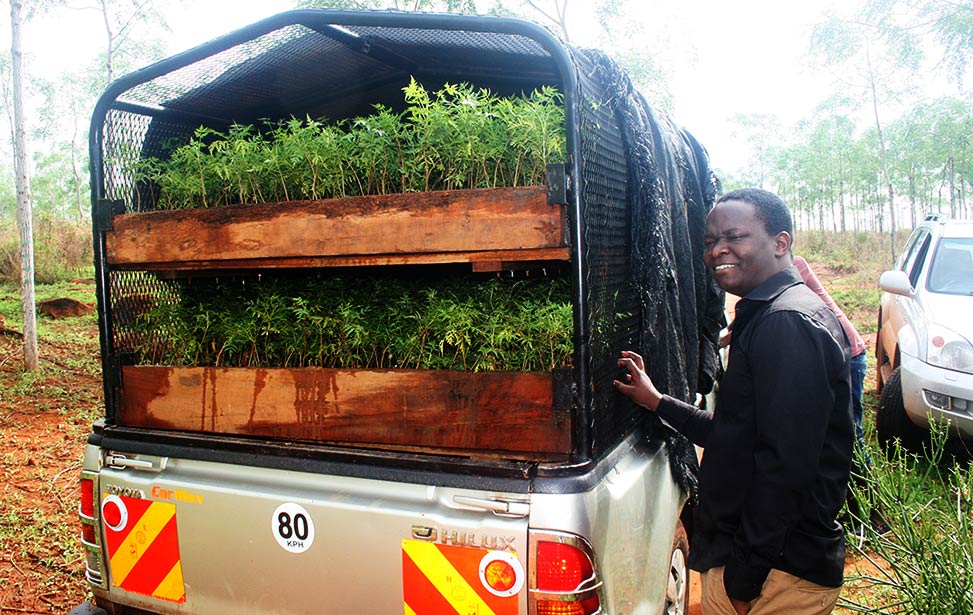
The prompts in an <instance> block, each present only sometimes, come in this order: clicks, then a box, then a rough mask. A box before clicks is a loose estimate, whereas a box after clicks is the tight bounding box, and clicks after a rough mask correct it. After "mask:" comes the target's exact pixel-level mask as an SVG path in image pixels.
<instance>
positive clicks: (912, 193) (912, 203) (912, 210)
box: [909, 164, 916, 228]
mask: <svg viewBox="0 0 973 615" xmlns="http://www.w3.org/2000/svg"><path fill="white" fill-rule="evenodd" d="M909 214H910V215H911V216H912V228H916V165H914V164H913V165H912V166H910V167H909Z"/></svg>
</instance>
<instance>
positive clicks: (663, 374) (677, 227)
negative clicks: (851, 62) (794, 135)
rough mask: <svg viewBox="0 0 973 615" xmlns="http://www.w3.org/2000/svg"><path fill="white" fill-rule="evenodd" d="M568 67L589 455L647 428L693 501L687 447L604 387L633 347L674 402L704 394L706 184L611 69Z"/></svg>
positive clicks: (699, 157)
mask: <svg viewBox="0 0 973 615" xmlns="http://www.w3.org/2000/svg"><path fill="white" fill-rule="evenodd" d="M576 61H577V63H578V67H579V69H580V72H581V74H582V79H581V80H580V83H581V91H582V103H581V105H579V106H580V108H581V109H582V115H583V119H582V123H581V126H580V130H579V132H580V136H581V138H582V142H583V146H582V161H583V162H582V165H583V166H582V168H583V171H582V175H583V177H582V182H581V188H582V194H583V202H584V206H583V207H584V209H583V212H582V220H583V226H584V239H585V259H586V264H587V268H586V278H585V279H586V282H587V284H586V288H587V297H586V300H587V303H588V309H589V313H590V329H591V340H592V342H591V346H590V348H591V378H592V382H591V390H592V391H593V392H594V398H593V404H592V415H593V425H592V427H593V432H592V436H593V448H594V451H595V455H596V456H597V454H598V452H599V451H601V450H606V449H607V448H609V447H610V446H611V445H612V444H613V443H614V442H615V441H617V439H618V438H619V437H620V436H621V435H622V434H624V433H625V432H626V431H628V427H629V425H630V424H632V423H634V422H635V421H637V420H645V421H646V423H647V424H648V425H649V428H650V430H651V431H652V432H655V433H661V434H662V435H663V437H664V438H665V439H666V443H667V446H668V448H669V451H670V459H671V460H672V463H673V469H674V474H675V475H676V476H677V478H678V479H679V480H680V482H681V483H682V485H683V486H684V487H686V488H687V489H689V490H690V491H692V487H693V484H694V480H695V466H696V456H695V451H694V449H693V447H692V446H691V444H690V443H689V442H688V441H687V440H686V439H685V438H683V437H682V436H680V435H679V434H677V433H676V432H674V431H672V430H671V429H669V428H668V427H665V426H663V425H662V423H661V421H659V419H658V418H657V417H655V416H654V415H649V414H648V413H646V412H645V411H644V410H639V409H638V408H636V407H635V406H634V405H633V404H631V403H630V402H628V401H627V400H624V399H623V398H622V397H621V396H620V395H619V394H618V393H617V392H616V391H615V390H614V389H613V387H612V380H614V379H615V378H616V377H617V374H618V369H617V359H618V353H619V351H620V350H622V349H626V348H630V349H634V350H636V351H638V352H640V353H641V354H642V355H643V356H644V357H645V359H646V368H647V370H648V372H649V374H650V376H651V377H652V379H653V381H654V382H655V383H656V384H657V385H658V386H659V388H660V389H661V390H663V391H665V392H667V393H669V394H670V395H672V396H673V397H677V398H679V399H683V400H685V401H690V402H692V401H694V400H695V397H696V394H697V393H706V392H708V390H709V387H710V386H711V384H712V382H713V378H714V376H715V370H716V366H717V363H716V361H715V359H714V357H715V348H716V346H715V343H716V339H717V336H718V334H719V329H720V322H721V318H722V301H721V299H722V296H721V294H720V293H719V291H718V289H717V288H716V286H715V284H714V282H713V281H712V279H711V278H710V277H709V276H708V274H707V273H706V271H705V269H704V267H703V265H702V253H703V246H702V229H703V223H704V220H705V216H706V213H707V212H708V211H709V209H710V207H712V204H713V200H714V198H715V194H716V186H715V181H714V178H713V176H712V173H711V171H710V169H709V167H708V162H707V159H706V157H705V153H704V152H703V151H702V149H701V148H700V147H699V146H698V144H697V143H696V142H695V140H694V139H692V137H691V136H689V135H687V134H686V133H684V132H681V131H680V130H678V129H677V128H676V127H675V126H674V125H673V124H672V123H671V122H670V121H669V120H668V119H667V118H665V117H664V116H661V115H658V114H656V113H655V112H654V111H653V110H652V109H651V107H650V106H649V105H648V103H647V102H646V101H645V98H644V96H642V95H641V94H640V93H639V92H638V91H637V90H636V89H635V88H634V86H633V84H632V83H631V81H630V79H629V78H628V77H627V75H626V74H625V73H624V72H623V71H622V70H621V69H620V68H619V67H618V66H617V65H616V64H615V63H614V62H613V61H612V60H610V59H609V58H607V57H606V56H604V55H603V54H601V53H599V52H591V51H585V52H579V53H577V55H576ZM620 146H621V148H623V149H622V150H621V151H623V152H624V153H621V152H620ZM701 385H702V388H701Z"/></svg>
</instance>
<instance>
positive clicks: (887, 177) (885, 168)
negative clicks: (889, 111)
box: [866, 56, 895, 262]
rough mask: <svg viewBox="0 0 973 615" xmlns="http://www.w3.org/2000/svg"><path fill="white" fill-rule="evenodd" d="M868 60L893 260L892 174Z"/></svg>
mask: <svg viewBox="0 0 973 615" xmlns="http://www.w3.org/2000/svg"><path fill="white" fill-rule="evenodd" d="M866 57H867V61H868V84H869V86H870V89H871V93H872V112H873V113H874V114H875V131H876V133H877V134H878V148H879V151H880V152H881V154H882V179H883V180H884V182H885V185H886V187H887V188H888V197H889V250H890V252H891V253H892V261H893V262H894V261H895V189H894V188H893V187H892V175H891V174H890V173H889V161H888V154H887V152H886V151H885V133H884V132H882V122H881V120H879V116H878V89H877V87H876V85H875V72H874V71H873V70H872V60H871V56H866Z"/></svg>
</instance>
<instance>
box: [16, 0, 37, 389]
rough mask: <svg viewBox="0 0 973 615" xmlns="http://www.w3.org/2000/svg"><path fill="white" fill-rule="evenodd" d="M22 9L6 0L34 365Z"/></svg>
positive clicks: (27, 356) (29, 359) (27, 333)
mask: <svg viewBox="0 0 973 615" xmlns="http://www.w3.org/2000/svg"><path fill="white" fill-rule="evenodd" d="M23 20H24V10H23V4H22V3H21V0H10V29H11V44H10V56H11V58H12V69H13V71H12V72H13V87H12V94H13V114H14V153H15V165H14V166H15V173H16V182H17V221H18V223H19V227H20V299H21V312H22V314H23V327H24V344H23V347H24V369H26V370H27V371H32V370H35V369H37V366H38V362H39V359H38V355H37V313H36V312H35V307H34V230H33V216H32V214H31V192H30V165H29V159H30V158H29V151H28V140H27V120H26V118H25V117H24V97H23V89H24V88H23V82H24V74H23V71H24V52H23V44H22V42H21V31H22V28H23Z"/></svg>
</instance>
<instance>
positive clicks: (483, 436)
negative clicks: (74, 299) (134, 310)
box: [116, 366, 571, 455]
mask: <svg viewBox="0 0 973 615" xmlns="http://www.w3.org/2000/svg"><path fill="white" fill-rule="evenodd" d="M122 382H123V389H122V402H121V408H120V409H119V412H118V413H117V415H116V422H118V423H119V424H121V425H126V426H131V427H145V428H154V429H175V430H187V431H197V432H209V433H221V434H231V435H250V436H262V437H273V438H287V439H296V440H308V441H319V442H345V443H349V442H353V443H361V444H376V445H398V446H407V447H430V448H446V449H462V450H488V451H493V452H501V453H502V452H510V453H513V454H516V453H517V452H523V453H530V454H532V455H534V454H565V455H566V454H569V453H570V452H571V426H570V413H569V411H568V410H564V409H560V410H555V408H554V379H553V377H552V376H551V375H550V374H543V373H527V372H478V373H474V372H464V371H434V370H336V369H322V368H300V369H287V368H273V369H261V368H212V367H207V368H202V367H199V368H194V367H185V368H175V367H160V366H126V367H123V368H122Z"/></svg>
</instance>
